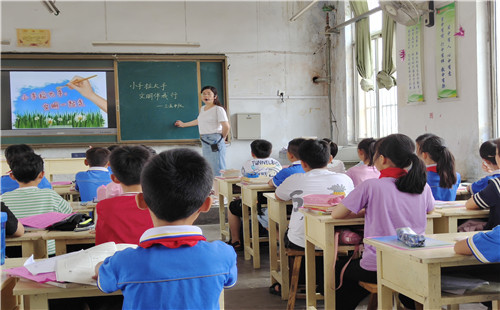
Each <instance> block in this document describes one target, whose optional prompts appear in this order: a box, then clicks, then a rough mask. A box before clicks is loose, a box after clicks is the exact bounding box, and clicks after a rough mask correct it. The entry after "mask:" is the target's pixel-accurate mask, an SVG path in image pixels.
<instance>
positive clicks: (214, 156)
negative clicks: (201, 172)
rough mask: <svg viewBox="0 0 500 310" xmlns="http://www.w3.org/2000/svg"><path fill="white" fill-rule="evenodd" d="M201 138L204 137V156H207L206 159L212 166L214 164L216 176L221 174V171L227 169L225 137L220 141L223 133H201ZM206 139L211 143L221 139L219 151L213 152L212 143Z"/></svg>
mask: <svg viewBox="0 0 500 310" xmlns="http://www.w3.org/2000/svg"><path fill="white" fill-rule="evenodd" d="M201 138H202V139H203V140H202V141H201V151H202V153H203V157H205V159H206V160H207V161H208V162H209V163H210V166H212V171H213V172H214V176H219V175H221V173H220V171H221V170H225V169H226V143H225V142H224V139H221V140H220V141H219V139H220V138H221V134H219V133H211V134H207V135H201ZM204 141H206V142H208V143H210V144H214V143H216V142H217V141H219V143H218V144H217V146H218V148H219V150H218V151H217V152H213V151H212V148H211V147H210V145H209V144H207V143H205V142H204Z"/></svg>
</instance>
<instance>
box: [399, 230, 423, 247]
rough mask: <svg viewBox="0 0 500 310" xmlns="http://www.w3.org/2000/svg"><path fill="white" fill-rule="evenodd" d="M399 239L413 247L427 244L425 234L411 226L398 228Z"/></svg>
mask: <svg viewBox="0 0 500 310" xmlns="http://www.w3.org/2000/svg"><path fill="white" fill-rule="evenodd" d="M396 234H397V236H398V240H399V241H401V242H403V243H404V244H406V245H407V246H409V247H411V248H418V247H423V246H425V236H424V235H419V234H417V233H416V232H414V231H413V230H412V229H411V228H410V227H402V228H398V229H396Z"/></svg>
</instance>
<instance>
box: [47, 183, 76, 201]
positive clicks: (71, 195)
mask: <svg viewBox="0 0 500 310" xmlns="http://www.w3.org/2000/svg"><path fill="white" fill-rule="evenodd" d="M52 188H53V189H54V190H55V191H56V193H58V194H59V195H60V196H61V197H62V198H63V199H64V200H67V201H69V202H73V201H77V200H78V197H80V192H79V191H77V190H74V189H71V188H72V185H55V186H52Z"/></svg>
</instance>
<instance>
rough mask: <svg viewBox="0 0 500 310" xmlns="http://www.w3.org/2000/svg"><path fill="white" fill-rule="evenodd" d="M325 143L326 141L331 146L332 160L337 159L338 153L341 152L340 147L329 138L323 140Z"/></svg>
mask: <svg viewBox="0 0 500 310" xmlns="http://www.w3.org/2000/svg"><path fill="white" fill-rule="evenodd" d="M323 141H326V142H327V143H328V145H330V155H332V158H335V156H337V153H338V152H339V147H338V145H337V143H335V142H333V141H332V140H330V139H328V138H323Z"/></svg>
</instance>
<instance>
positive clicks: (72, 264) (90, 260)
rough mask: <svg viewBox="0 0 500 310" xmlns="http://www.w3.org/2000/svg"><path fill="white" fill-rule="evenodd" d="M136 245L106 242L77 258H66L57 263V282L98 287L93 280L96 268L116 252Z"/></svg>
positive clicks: (81, 253)
mask: <svg viewBox="0 0 500 310" xmlns="http://www.w3.org/2000/svg"><path fill="white" fill-rule="evenodd" d="M136 247H137V245H135V244H115V243H114V242H106V243H103V244H100V245H97V246H95V247H92V248H90V249H87V250H84V251H82V252H79V254H78V255H77V256H74V257H65V258H63V259H60V260H57V262H56V277H57V281H66V282H75V283H82V284H91V285H96V281H95V280H94V279H92V276H94V275H95V266H96V265H97V264H98V263H100V262H102V261H103V260H104V259H105V258H106V257H108V256H112V255H113V254H114V253H115V252H116V251H120V250H123V249H126V248H136Z"/></svg>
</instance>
